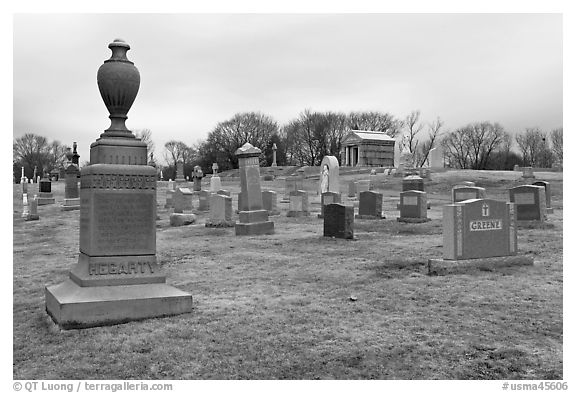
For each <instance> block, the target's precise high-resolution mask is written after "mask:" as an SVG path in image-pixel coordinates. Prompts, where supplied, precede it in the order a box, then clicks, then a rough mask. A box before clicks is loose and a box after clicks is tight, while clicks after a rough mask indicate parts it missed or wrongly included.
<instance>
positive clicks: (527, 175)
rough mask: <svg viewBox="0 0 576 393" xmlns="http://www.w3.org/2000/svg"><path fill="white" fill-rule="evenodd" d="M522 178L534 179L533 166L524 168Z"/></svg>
mask: <svg viewBox="0 0 576 393" xmlns="http://www.w3.org/2000/svg"><path fill="white" fill-rule="evenodd" d="M522 177H523V178H525V179H534V177H535V176H534V170H533V168H532V167H531V166H525V167H523V168H522Z"/></svg>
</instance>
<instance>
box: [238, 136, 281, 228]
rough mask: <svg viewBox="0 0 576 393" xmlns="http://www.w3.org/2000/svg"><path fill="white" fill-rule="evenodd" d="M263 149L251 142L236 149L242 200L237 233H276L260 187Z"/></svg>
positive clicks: (239, 208)
mask: <svg viewBox="0 0 576 393" xmlns="http://www.w3.org/2000/svg"><path fill="white" fill-rule="evenodd" d="M261 152H262V151H261V150H260V149H258V148H257V147H254V146H252V145H251V144H250V143H245V144H244V146H242V147H240V148H238V149H237V150H236V156H237V157H238V166H239V170H240V189H241V192H242V201H241V203H240V206H239V207H238V210H239V211H238V216H239V217H238V218H239V221H240V222H237V223H236V226H235V231H236V235H271V234H273V233H274V222H272V221H268V211H267V210H265V209H264V204H263V203H262V190H261V188H260V162H259V160H258V157H260V153H261Z"/></svg>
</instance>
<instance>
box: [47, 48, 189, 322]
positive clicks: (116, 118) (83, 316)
mask: <svg viewBox="0 0 576 393" xmlns="http://www.w3.org/2000/svg"><path fill="white" fill-rule="evenodd" d="M109 48H110V49H111V50H112V52H113V56H112V58H111V60H112V61H106V62H104V64H103V65H102V66H101V67H100V69H99V70H98V76H97V81H98V87H99V89H100V93H101V95H102V98H103V100H104V103H105V104H106V107H107V108H108V110H109V112H110V116H109V117H110V120H111V125H110V127H109V128H108V129H107V130H106V131H104V133H103V134H101V135H100V138H98V139H97V140H96V141H95V142H94V143H92V144H91V145H90V165H88V166H85V167H83V168H82V171H81V187H80V199H81V203H80V254H79V257H78V263H77V264H76V265H75V266H74V268H73V269H72V270H71V271H70V278H69V279H68V280H66V281H65V282H63V283H61V284H58V285H53V286H49V287H46V290H45V296H46V311H47V313H48V314H49V315H50V316H51V317H52V319H53V320H54V321H55V322H56V323H58V324H59V325H60V326H61V327H63V328H65V329H68V328H84V327H91V326H102V325H108V324H116V323H123V322H128V321H132V320H138V319H143V318H150V317H160V316H167V315H173V314H178V313H183V312H189V311H191V310H192V296H191V295H190V294H187V293H185V292H183V291H181V290H178V289H176V288H172V287H170V286H168V285H166V283H165V275H164V274H163V272H162V270H161V266H160V265H159V264H158V263H157V262H156V217H157V214H156V176H157V175H156V169H155V168H153V167H152V166H148V165H147V162H146V159H147V148H146V143H144V142H142V141H141V140H140V139H139V138H135V136H134V135H133V134H132V132H131V131H130V130H128V129H127V128H126V125H125V121H126V118H127V116H126V114H127V112H128V110H129V109H130V106H131V105H132V103H133V102H134V99H135V97H136V93H137V91H138V86H139V83H140V75H139V72H138V70H137V69H136V68H135V67H134V65H133V63H132V62H130V61H128V59H127V58H126V51H127V50H128V49H130V46H129V45H128V44H126V43H125V42H124V41H122V40H115V41H114V42H113V43H111V44H110V45H109Z"/></svg>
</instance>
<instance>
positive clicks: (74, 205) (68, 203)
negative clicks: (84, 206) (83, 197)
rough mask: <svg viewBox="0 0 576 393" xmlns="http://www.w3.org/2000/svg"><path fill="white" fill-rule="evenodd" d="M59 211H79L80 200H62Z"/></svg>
mask: <svg viewBox="0 0 576 393" xmlns="http://www.w3.org/2000/svg"><path fill="white" fill-rule="evenodd" d="M61 210H62V211H68V210H80V198H64V203H63V204H62V205H61Z"/></svg>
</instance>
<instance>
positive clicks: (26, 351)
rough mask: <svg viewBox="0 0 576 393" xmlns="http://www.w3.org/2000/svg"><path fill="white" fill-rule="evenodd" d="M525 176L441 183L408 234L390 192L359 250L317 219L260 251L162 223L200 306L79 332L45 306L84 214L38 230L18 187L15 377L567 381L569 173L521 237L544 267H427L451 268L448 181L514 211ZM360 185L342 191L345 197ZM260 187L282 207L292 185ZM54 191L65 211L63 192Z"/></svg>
mask: <svg viewBox="0 0 576 393" xmlns="http://www.w3.org/2000/svg"><path fill="white" fill-rule="evenodd" d="M538 175H542V174H537V176H538ZM457 176H460V177H463V179H459V178H456V177H457ZM519 176H520V174H519V173H511V172H509V173H505V174H503V173H502V172H470V173H461V172H447V173H443V174H440V175H439V176H437V178H436V179H435V180H434V181H432V182H428V183H427V191H428V192H429V199H430V200H431V202H432V209H431V210H430V211H429V216H430V217H431V218H432V221H430V222H428V223H424V224H400V223H397V222H396V221H395V217H397V216H398V213H397V212H396V211H395V204H396V202H397V198H398V192H399V190H400V180H399V179H390V178H385V177H382V179H383V183H382V186H381V189H380V191H381V192H383V193H384V195H385V203H384V208H385V210H386V212H385V214H386V216H387V219H386V220H380V221H368V220H366V221H356V223H355V240H352V241H350V240H348V241H346V240H342V239H330V238H324V237H322V220H320V219H318V218H316V215H315V213H316V212H313V215H312V216H311V217H307V218H287V217H286V209H287V204H280V203H279V207H280V208H281V210H282V215H281V216H275V217H273V218H272V220H274V221H275V229H276V233H275V234H274V235H269V236H259V237H236V236H235V235H234V229H233V228H227V229H217V228H214V229H211V228H205V227H204V226H203V225H201V224H200V225H193V226H188V227H179V228H173V227H170V226H169V222H168V214H169V212H168V211H166V209H164V208H160V209H159V214H160V217H161V220H160V221H158V230H157V249H158V259H159V261H160V262H161V263H162V264H163V266H164V269H165V271H166V273H167V275H168V282H169V283H170V284H172V285H174V286H176V287H178V288H181V289H183V290H185V291H188V292H190V293H192V295H193V296H194V303H195V307H194V311H193V312H192V313H190V314H186V315H179V316H174V317H169V318H162V319H150V320H145V321H139V322H132V323H127V324H123V325H117V326H108V327H100V328H92V329H85V330H73V331H62V330H60V329H59V328H58V327H57V326H55V325H54V324H53V323H52V321H51V320H50V319H49V318H48V317H47V315H46V313H45V311H44V292H43V291H44V286H45V285H49V284H54V283H58V282H61V281H63V280H64V279H65V278H66V275H67V273H68V270H69V269H70V267H71V266H72V265H73V264H74V263H75V262H76V258H77V255H78V227H79V221H78V218H79V212H78V211H72V212H62V211H60V210H59V208H58V206H54V205H52V206H42V207H40V208H39V210H40V216H41V218H40V221H36V222H24V221H23V220H22V219H21V218H20V212H21V202H20V193H19V191H18V190H19V188H18V186H15V187H14V190H15V192H14V194H15V196H14V211H15V213H14V220H13V225H14V250H13V255H14V306H13V307H14V308H13V313H14V348H13V350H14V370H13V375H14V378H15V379H164V378H166V379H562V377H563V374H562V342H563V340H562V177H561V174H560V175H559V174H550V178H549V179H547V178H544V180H550V181H551V182H552V186H553V193H554V197H553V207H554V208H555V212H554V214H553V215H552V216H551V217H550V223H551V224H552V225H551V227H550V228H545V229H542V228H532V229H521V230H520V232H519V245H520V249H521V252H523V253H530V254H533V255H534V257H535V261H536V262H535V265H534V266H533V267H526V266H523V267H510V268H500V269H494V270H493V271H470V272H469V273H467V274H452V275H446V276H439V277H429V276H427V275H426V274H425V263H426V261H427V259H428V258H435V257H441V255H442V248H441V245H442V227H441V214H442V213H441V208H440V206H441V204H442V203H443V201H445V200H447V199H448V198H449V194H448V191H449V185H450V182H453V181H454V182H455V181H456V180H476V181H477V182H478V183H479V185H480V186H485V187H486V188H487V192H488V196H489V197H494V198H495V199H506V195H507V194H506V189H507V188H508V187H510V186H512V185H516V184H517V183H518V181H517V177H519ZM359 177H362V178H363V177H364V175H360V176H359ZM505 177H507V178H505ZM540 177H542V176H540ZM502 178H505V180H504V181H501V179H502ZM350 179H351V177H350V178H346V177H345V178H344V179H341V183H342V186H343V187H342V191H343V194H344V195H345V194H346V191H347V183H346V181H347V180H350ZM262 186H263V189H272V190H276V191H278V199H279V200H280V199H281V197H282V194H283V189H282V187H283V185H282V182H281V181H274V182H263V184H262ZM314 186H315V184H308V185H307V187H308V188H309V191H312V190H314ZM224 187H225V188H227V189H229V190H231V191H233V193H234V192H237V191H238V188H239V187H238V184H237V183H236V182H232V183H226V182H225V183H224ZM54 189H55V194H56V198H57V200H61V199H62V196H63V195H62V194H63V184H62V183H58V184H55V185H54ZM158 196H159V198H158V199H159V204H160V206H163V205H164V198H165V195H164V192H163V190H162V189H161V190H159V193H158ZM394 198H395V199H394ZM312 201H317V197H316V196H315V194H314V197H313V198H312ZM234 204H236V200H234ZM312 207H313V208H314V209H316V210H319V205H318V204H313V205H312ZM205 216H206V215H199V222H200V223H202V222H203V220H204V218H205ZM351 296H353V297H355V298H356V299H357V300H355V301H352V300H351V299H350V297H351Z"/></svg>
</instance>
